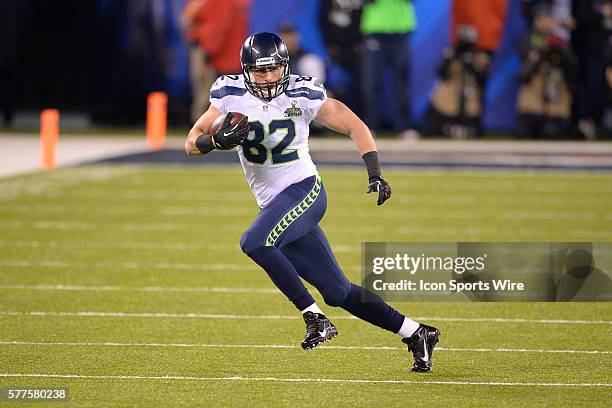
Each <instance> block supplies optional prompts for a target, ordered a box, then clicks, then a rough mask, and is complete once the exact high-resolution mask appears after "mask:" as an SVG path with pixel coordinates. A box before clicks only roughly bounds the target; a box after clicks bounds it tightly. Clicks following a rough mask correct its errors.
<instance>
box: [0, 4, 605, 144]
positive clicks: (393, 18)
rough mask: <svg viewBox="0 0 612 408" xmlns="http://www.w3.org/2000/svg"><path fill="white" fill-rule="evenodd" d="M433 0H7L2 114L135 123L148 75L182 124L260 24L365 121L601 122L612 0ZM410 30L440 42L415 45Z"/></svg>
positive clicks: (405, 133) (544, 129)
mask: <svg viewBox="0 0 612 408" xmlns="http://www.w3.org/2000/svg"><path fill="white" fill-rule="evenodd" d="M433 3H434V2H430V0H318V1H317V2H310V1H308V2H303V1H287V2H286V4H285V2H282V3H281V2H278V3H274V2H273V1H269V0H266V1H264V0H96V1H94V2H73V1H61V2H40V1H37V0H3V1H2V5H1V6H0V126H10V125H11V123H14V122H15V120H14V118H15V112H16V109H18V108H19V109H22V110H24V111H37V110H39V109H42V108H44V107H58V108H60V109H62V110H63V111H66V110H72V111H76V112H82V113H83V115H87V116H88V118H89V119H91V121H92V123H95V124H101V125H109V124H110V125H114V126H123V125H125V126H133V125H138V124H140V123H142V122H143V121H144V119H143V118H144V117H145V113H146V105H145V103H144V101H145V100H146V95H147V94H148V93H149V92H151V91H157V90H162V91H165V92H167V93H168V94H169V95H168V96H169V98H170V101H171V103H170V104H169V111H168V115H169V118H168V121H169V123H170V124H171V125H173V126H181V127H182V126H187V125H188V124H189V121H190V120H195V119H196V118H197V117H198V116H199V115H201V113H202V112H204V110H205V109H206V108H207V104H208V92H209V89H210V85H211V84H212V82H213V81H214V79H215V78H216V77H217V76H218V75H221V74H229V73H231V74H236V73H239V72H240V71H241V68H240V61H239V53H238V50H239V49H240V47H241V45H242V42H243V41H244V39H245V38H246V36H247V35H248V34H250V31H251V30H254V29H262V28H263V27H265V29H266V30H273V31H276V32H277V33H278V34H279V35H280V36H281V37H282V38H283V39H284V40H285V42H286V43H287V45H288V48H289V51H290V54H291V71H292V72H293V73H296V74H299V75H307V76H316V77H318V78H320V79H321V80H322V81H323V82H324V83H325V85H326V87H327V90H328V94H329V95H330V96H333V97H335V98H337V99H339V100H341V101H343V102H344V103H346V104H347V105H348V106H349V107H350V108H351V109H353V110H354V111H355V112H356V113H357V114H358V115H359V116H360V117H361V118H363V120H364V121H365V122H366V123H367V125H368V126H369V127H370V128H371V129H372V130H373V131H374V132H381V131H383V130H391V131H393V132H394V133H395V134H397V135H398V137H401V138H403V139H416V138H419V137H423V138H426V137H430V136H439V135H443V136H445V137H449V138H477V137H480V136H482V135H483V133H484V131H483V127H484V126H483V118H484V117H485V115H486V117H487V122H486V123H487V127H491V126H492V123H493V122H494V121H493V120H491V119H492V118H494V119H495V121H496V123H502V122H503V129H504V130H507V127H508V126H512V125H513V124H514V126H515V128H514V132H515V134H516V135H517V137H520V138H525V139H546V138H549V139H552V138H554V139H571V138H574V139H589V140H590V139H598V138H612V87H611V85H612V45H611V44H612V43H611V38H612V0H447V1H440V2H439V3H440V4H441V5H442V4H443V5H444V7H442V6H440V7H439V8H438V6H437V5H434V4H433ZM436 3H437V2H436ZM274 4H278V9H276V10H271V11H270V13H268V14H266V15H265V16H262V17H260V18H256V17H255V16H253V15H251V13H253V12H254V11H253V10H259V12H261V11H262V10H263V9H265V8H269V7H270V5H274ZM313 4H317V7H316V8H315V7H312V5H313ZM281 5H283V6H281ZM298 5H299V8H298ZM447 6H449V7H450V10H449V9H447V8H446V7H447ZM283 7H284V8H283ZM415 7H419V8H418V10H419V12H420V13H425V14H421V18H423V20H424V19H425V18H429V19H431V18H432V17H434V18H436V19H437V18H438V17H440V16H442V19H441V20H440V21H442V22H443V23H442V24H445V25H446V26H445V27H440V28H439V31H438V32H437V33H435V34H436V35H432V34H431V33H430V32H429V31H427V30H432V28H433V29H434V30H437V29H438V26H437V24H438V23H434V22H433V21H430V20H428V21H425V20H424V21H421V26H422V27H424V28H423V31H422V32H419V30H420V28H419V27H420V26H419V21H418V18H417V13H416V12H415ZM305 9H308V11H307V12H306V11H305ZM519 9H520V12H519ZM317 13H318V14H317ZM426 13H434V14H430V15H429V16H428V17H425V16H427V14H426ZM519 13H521V14H522V17H520V16H517V14H519ZM258 15H259V14H258ZM306 15H307V16H308V17H306V18H305V16H306ZM284 16H287V19H285V18H284ZM447 16H448V17H447ZM509 16H511V17H509ZM264 17H265V18H264ZM290 17H291V18H293V20H290V19H289V18H290ZM519 19H522V20H524V24H523V23H522V22H520V21H518V20H519ZM436 21H437V20H436ZM312 26H316V27H312ZM523 26H524V27H525V29H524V30H523ZM447 32H448V33H449V34H450V35H449V38H448V42H446V41H445V40H446V38H447V37H446V33H447ZM521 32H522V33H523V38H522V39H521V41H516V36H517V35H519V33H521ZM313 33H314V36H315V37H316V38H314V39H313ZM415 33H417V36H416V39H417V41H422V38H426V39H427V40H430V39H434V37H435V41H441V42H439V43H436V44H431V47H430V48H427V47H428V46H429V43H427V42H424V43H420V42H419V43H418V44H417V43H416V42H415V41H414V38H415V36H414V35H415ZM508 33H511V35H509V34H508ZM423 34H426V36H425V35H423ZM422 35H423V36H422ZM503 38H505V39H506V40H505V41H504V45H503V47H502V39H503ZM507 40H510V41H507ZM321 42H322V44H323V46H322V45H321ZM443 43H444V44H448V45H447V47H446V48H445V49H444V50H443V52H442V55H441V54H440V53H439V52H438V51H437V50H438V49H440V48H441V47H442V46H443V45H442V44H443ZM313 44H314V45H315V46H314V47H313ZM415 44H417V45H416V46H415ZM92 45H93V46H92ZM509 48H513V50H512V51H509ZM411 50H412V51H413V52H414V54H412V55H411ZM517 56H518V61H517ZM438 62H439V64H438ZM496 62H498V63H497V64H496ZM187 64H188V65H189V80H187V74H186V73H187V71H188V69H187ZM436 64H438V65H437V66H436ZM411 67H412V69H414V70H415V72H414V73H411V72H410V69H411ZM500 67H501V68H503V70H502V69H500ZM433 71H435V82H433V81H432V79H433V75H432V74H433V73H434V72H433ZM492 72H493V74H492ZM423 73H425V75H426V76H424V74H423ZM411 74H412V75H411ZM496 75H497V76H496ZM512 76H513V77H512ZM411 78H412V79H411ZM414 78H418V79H414ZM512 78H514V81H512ZM432 82H433V85H432V86H431V89H429V87H430V84H432ZM500 83H503V84H504V85H503V86H502V87H500V86H499V85H498V84H500ZM189 87H191V92H190V90H189ZM427 90H429V94H428V95H427ZM189 95H191V101H192V102H193V103H191V107H190V109H189V101H187V98H189ZM410 95H412V96H413V97H414V95H418V98H417V99H412V98H411V97H410ZM485 95H487V96H486V97H485ZM493 96H494V98H493ZM427 98H428V99H427ZM426 99H427V100H426ZM506 100H507V104H506V102H505V101H506ZM500 102H501V103H500ZM415 112H418V117H413V116H411V113H412V114H413V115H414V114H415ZM189 117H191V118H189ZM500 117H501V120H500Z"/></svg>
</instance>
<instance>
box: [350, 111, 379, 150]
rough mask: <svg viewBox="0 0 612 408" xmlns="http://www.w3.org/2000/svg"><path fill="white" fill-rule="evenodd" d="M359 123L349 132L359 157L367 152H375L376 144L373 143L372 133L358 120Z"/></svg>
mask: <svg viewBox="0 0 612 408" xmlns="http://www.w3.org/2000/svg"><path fill="white" fill-rule="evenodd" d="M358 121H359V123H356V124H355V125H354V126H353V127H352V128H351V130H350V131H349V135H350V136H351V139H353V142H354V143H355V146H356V147H357V151H358V152H359V154H360V155H361V156H363V155H364V154H366V153H368V152H374V151H376V143H375V142H374V138H373V137H372V132H370V129H369V128H368V127H367V126H366V124H365V123H363V122H362V121H361V120H360V119H358Z"/></svg>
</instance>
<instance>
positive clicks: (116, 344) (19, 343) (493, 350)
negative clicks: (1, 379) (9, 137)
mask: <svg viewBox="0 0 612 408" xmlns="http://www.w3.org/2000/svg"><path fill="white" fill-rule="evenodd" d="M0 345H5V346H9V345H17V346H84V347H91V346H93V347H170V348H246V349H249V348H263V349H301V347H298V346H294V345H284V344H188V343H119V342H47V341H20V340H12V341H0ZM319 349H321V350H326V349H329V350H405V349H406V347H391V346H330V345H323V346H321V347H319ZM436 351H450V352H472V353H563V354H565V353H568V354H612V351H600V350H544V349H511V348H453V347H436Z"/></svg>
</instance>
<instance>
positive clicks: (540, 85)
mask: <svg viewBox="0 0 612 408" xmlns="http://www.w3.org/2000/svg"><path fill="white" fill-rule="evenodd" d="M533 16H534V20H533V26H532V28H531V30H530V31H529V32H528V33H527V34H526V36H525V38H524V39H523V42H522V44H521V60H522V64H521V68H520V73H519V77H520V81H521V87H520V89H519V95H518V102H517V104H518V107H517V108H518V123H517V133H518V135H519V136H520V137H523V138H534V137H543V138H549V139H550V138H567V137H569V136H570V118H571V107H572V98H573V95H572V85H573V82H574V77H575V65H576V63H575V60H574V57H573V55H572V54H571V51H570V49H569V47H568V44H567V42H566V40H565V39H563V38H561V37H559V36H557V35H556V34H555V31H554V28H555V26H556V22H555V20H554V18H553V16H552V11H551V7H550V6H549V5H548V4H546V3H541V4H540V5H538V6H536V7H535V8H534V10H533Z"/></svg>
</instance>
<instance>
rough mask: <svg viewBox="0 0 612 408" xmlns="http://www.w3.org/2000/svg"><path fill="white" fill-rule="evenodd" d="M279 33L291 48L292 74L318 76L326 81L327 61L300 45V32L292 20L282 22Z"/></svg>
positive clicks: (290, 65) (290, 68)
mask: <svg viewBox="0 0 612 408" xmlns="http://www.w3.org/2000/svg"><path fill="white" fill-rule="evenodd" d="M278 35H279V36H280V37H281V38H282V39H283V41H284V42H285V44H287V50H289V70H290V72H291V73H292V74H296V75H302V76H312V77H317V78H318V79H319V80H320V81H321V82H325V63H324V62H323V59H322V58H321V57H319V56H318V55H316V54H312V53H309V52H306V51H304V50H303V49H302V47H301V45H300V33H299V32H298V31H297V30H296V29H295V26H294V25H293V23H292V22H290V21H284V22H282V23H281V25H280V28H279V30H278Z"/></svg>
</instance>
